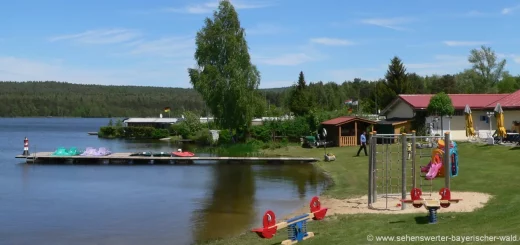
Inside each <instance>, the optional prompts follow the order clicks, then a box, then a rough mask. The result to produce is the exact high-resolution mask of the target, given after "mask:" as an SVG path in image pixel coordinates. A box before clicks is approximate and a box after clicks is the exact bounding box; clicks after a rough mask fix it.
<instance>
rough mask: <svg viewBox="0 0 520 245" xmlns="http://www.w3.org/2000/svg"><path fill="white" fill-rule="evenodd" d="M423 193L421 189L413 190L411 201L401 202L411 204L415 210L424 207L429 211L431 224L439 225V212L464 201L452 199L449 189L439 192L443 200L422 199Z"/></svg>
mask: <svg viewBox="0 0 520 245" xmlns="http://www.w3.org/2000/svg"><path fill="white" fill-rule="evenodd" d="M421 195H422V191H421V189H419V188H413V189H412V191H411V192H410V197H411V199H408V200H401V202H403V203H411V204H412V205H413V206H414V207H415V208H420V207H422V206H424V207H425V208H426V210H428V222H429V223H430V224H436V223H437V210H438V209H440V208H441V207H442V208H447V207H449V206H450V205H451V204H452V203H458V202H459V201H462V199H452V198H451V192H450V189H448V188H445V187H444V188H442V189H441V190H440V191H439V195H441V199H436V198H428V199H425V198H422V197H421Z"/></svg>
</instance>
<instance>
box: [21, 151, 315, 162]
mask: <svg viewBox="0 0 520 245" xmlns="http://www.w3.org/2000/svg"><path fill="white" fill-rule="evenodd" d="M52 154H53V152H36V153H32V154H30V155H27V156H24V155H18V156H16V158H22V159H26V162H27V163H34V162H41V161H53V162H62V161H72V162H78V163H80V162H97V161H102V162H104V163H105V164H108V163H112V162H114V163H115V162H128V163H134V162H142V161H146V162H150V161H151V162H152V163H153V162H155V161H158V162H169V163H176V162H183V163H184V162H193V161H231V162H300V163H309V162H317V161H318V159H316V158H308V157H211V156H208V157H176V156H131V154H134V153H112V154H110V155H107V156H79V155H77V156H55V155H52Z"/></svg>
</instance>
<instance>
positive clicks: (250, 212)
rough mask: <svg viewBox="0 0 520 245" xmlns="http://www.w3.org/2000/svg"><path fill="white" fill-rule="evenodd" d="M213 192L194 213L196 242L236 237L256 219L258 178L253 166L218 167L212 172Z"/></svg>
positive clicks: (225, 165) (222, 165)
mask: <svg viewBox="0 0 520 245" xmlns="http://www.w3.org/2000/svg"><path fill="white" fill-rule="evenodd" d="M213 176H214V177H213V182H212V183H211V185H210V186H208V189H210V190H212V192H211V194H210V196H209V197H208V199H209V200H205V203H204V205H203V208H202V209H201V210H195V211H194V219H195V220H196V221H198V222H196V223H198V224H199V225H198V226H197V227H195V231H194V238H195V240H197V241H204V240H208V239H215V238H220V237H225V236H226V234H227V235H229V234H237V233H238V232H241V231H243V230H244V228H245V227H248V226H249V225H250V224H252V222H253V221H254V219H255V209H254V206H255V192H256V190H255V177H254V172H253V170H252V166H251V165H245V164H241V165H236V164H232V165H227V164H218V165H216V166H215V167H214V168H213Z"/></svg>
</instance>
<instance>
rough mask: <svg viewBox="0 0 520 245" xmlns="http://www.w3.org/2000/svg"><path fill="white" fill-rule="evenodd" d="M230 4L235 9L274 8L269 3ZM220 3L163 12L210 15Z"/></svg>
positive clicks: (235, 2) (239, 2)
mask: <svg viewBox="0 0 520 245" xmlns="http://www.w3.org/2000/svg"><path fill="white" fill-rule="evenodd" d="M230 2H231V3H232V4H233V6H234V7H235V9H237V10H239V9H258V8H266V7H270V6H273V4H272V3H268V2H256V3H255V2H251V1H248V2H245V1H236V0H233V1H231V0H230ZM218 4H219V1H208V2H205V3H200V4H192V5H187V6H185V7H182V8H164V9H163V10H162V11H164V12H173V13H188V14H208V13H211V12H213V11H214V10H217V8H218Z"/></svg>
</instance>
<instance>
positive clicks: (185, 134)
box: [170, 122, 191, 139]
mask: <svg viewBox="0 0 520 245" xmlns="http://www.w3.org/2000/svg"><path fill="white" fill-rule="evenodd" d="M170 130H171V131H172V134H174V135H180V136H181V137H182V138H183V139H188V138H189V137H190V135H191V131H190V128H189V127H188V125H187V124H185V123H183V122H180V123H177V124H173V125H171V126H170Z"/></svg>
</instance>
